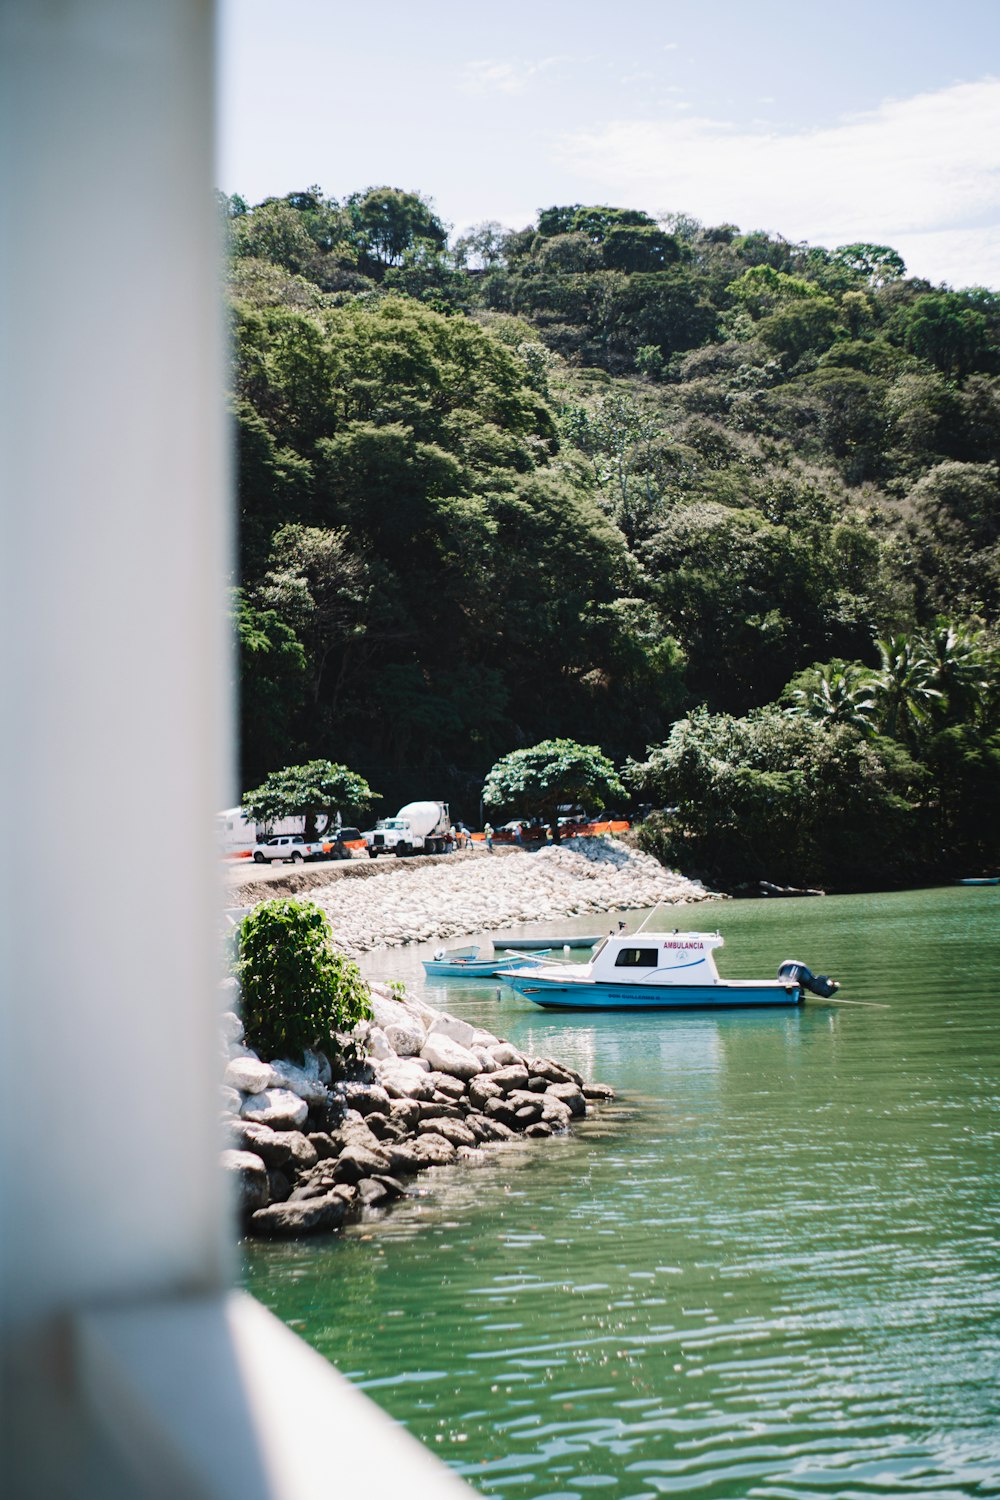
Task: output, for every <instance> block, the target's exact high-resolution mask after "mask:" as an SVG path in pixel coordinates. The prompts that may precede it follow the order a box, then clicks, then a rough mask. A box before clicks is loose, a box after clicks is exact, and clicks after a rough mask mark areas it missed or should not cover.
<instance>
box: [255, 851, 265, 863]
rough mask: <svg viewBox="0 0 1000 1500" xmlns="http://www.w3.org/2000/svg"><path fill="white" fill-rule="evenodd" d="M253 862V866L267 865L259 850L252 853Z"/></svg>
mask: <svg viewBox="0 0 1000 1500" xmlns="http://www.w3.org/2000/svg"><path fill="white" fill-rule="evenodd" d="M253 862H254V864H255V865H263V864H266V863H267V861H266V859H265V858H264V856H263V854H261V852H260V850H259V849H255V850H254V852H253Z"/></svg>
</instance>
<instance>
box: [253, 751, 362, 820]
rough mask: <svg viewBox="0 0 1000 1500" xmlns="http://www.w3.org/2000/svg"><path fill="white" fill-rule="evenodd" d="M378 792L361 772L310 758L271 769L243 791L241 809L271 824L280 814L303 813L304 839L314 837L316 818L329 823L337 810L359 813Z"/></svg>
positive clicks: (295, 814)
mask: <svg viewBox="0 0 1000 1500" xmlns="http://www.w3.org/2000/svg"><path fill="white" fill-rule="evenodd" d="M377 796H378V793H377V792H373V791H372V789H371V787H370V786H369V785H368V783H367V781H365V779H364V777H363V776H359V775H358V773H357V772H356V771H351V770H349V769H348V767H347V766H340V765H335V764H334V763H333V762H332V761H329V760H310V761H307V762H306V763H305V765H301V766H285V767H283V768H282V770H280V771H273V772H272V773H271V775H270V776H268V777H267V779H266V780H265V781H263V782H262V783H261V785H260V786H258V787H254V788H253V790H252V791H248V792H244V794H243V809H244V811H245V813H246V815H247V817H248V818H250V819H251V820H252V821H253V822H255V823H262V824H263V825H264V827H265V828H266V827H270V825H271V824H272V823H277V822H278V821H279V819H281V818H293V817H299V816H303V817H304V818H305V835H306V838H307V839H314V838H315V837H316V827H317V820H318V819H319V818H320V817H325V818H326V826H327V827H329V826H331V825H332V824H333V823H334V822H335V821H336V817H337V814H338V813H341V814H343V813H345V812H346V813H355V814H358V813H362V812H365V811H367V809H368V808H369V807H371V805H372V803H373V802H374V801H375V799H376V798H377Z"/></svg>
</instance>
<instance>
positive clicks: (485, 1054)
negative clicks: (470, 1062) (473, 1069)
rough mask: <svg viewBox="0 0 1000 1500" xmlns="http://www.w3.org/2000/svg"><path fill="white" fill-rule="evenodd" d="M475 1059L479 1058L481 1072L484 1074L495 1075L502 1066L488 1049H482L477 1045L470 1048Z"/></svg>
mask: <svg viewBox="0 0 1000 1500" xmlns="http://www.w3.org/2000/svg"><path fill="white" fill-rule="evenodd" d="M469 1051H470V1052H471V1053H472V1055H473V1057H478V1058H479V1067H480V1071H481V1072H483V1073H495V1072H496V1070H497V1068H499V1066H500V1064H499V1063H498V1062H497V1060H496V1058H495V1057H494V1056H493V1054H492V1052H490V1051H489V1050H488V1049H487V1048H486V1047H480V1046H478V1045H476V1044H475V1043H474V1044H473V1045H472V1046H471V1047H470V1048H469Z"/></svg>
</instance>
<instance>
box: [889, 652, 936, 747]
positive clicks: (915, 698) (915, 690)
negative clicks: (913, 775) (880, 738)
mask: <svg viewBox="0 0 1000 1500" xmlns="http://www.w3.org/2000/svg"><path fill="white" fill-rule="evenodd" d="M875 644H876V645H877V646H878V654H879V658H880V667H879V671H878V674H877V676H876V678H875V687H876V692H877V697H878V704H879V708H880V710H881V713H882V720H883V727H884V729H885V733H886V734H887V735H888V736H889V737H890V739H894V740H896V739H898V740H900V741H901V742H902V743H903V744H907V745H913V744H914V743H915V742H916V740H917V738H918V735H919V733H920V730H921V729H922V728H923V726H924V725H925V724H926V722H927V719H928V716H929V714H930V709H931V706H932V704H934V703H935V702H937V701H938V700H939V699H940V698H941V693H940V691H939V690H938V689H937V688H936V687H934V686H933V668H932V665H931V663H930V661H929V660H928V659H927V657H926V656H925V655H924V652H923V650H922V647H921V645H920V643H919V642H918V641H917V640H915V639H912V638H911V637H910V636H908V635H906V634H905V633H904V632H903V631H900V632H899V633H898V634H897V635H893V636H890V637H889V638H888V639H887V640H882V641H876V643H875Z"/></svg>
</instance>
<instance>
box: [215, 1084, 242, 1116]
mask: <svg viewBox="0 0 1000 1500" xmlns="http://www.w3.org/2000/svg"><path fill="white" fill-rule="evenodd" d="M219 1095H220V1100H221V1109H222V1112H223V1114H226V1115H238V1114H239V1112H240V1106H241V1104H242V1103H243V1095H242V1094H241V1093H240V1092H239V1090H238V1089H231V1088H230V1087H229V1085H228V1084H225V1083H224V1084H223V1085H222V1087H221V1088H220V1089H219Z"/></svg>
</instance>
